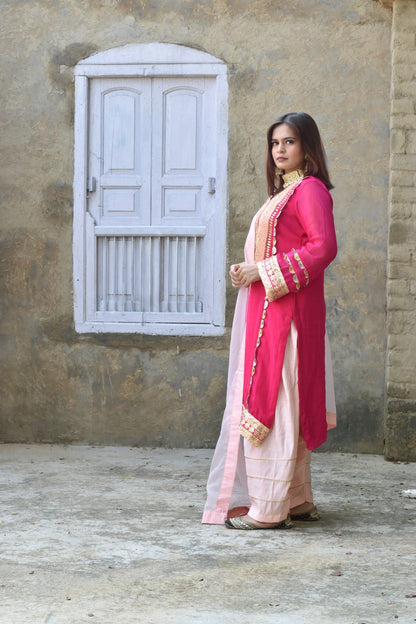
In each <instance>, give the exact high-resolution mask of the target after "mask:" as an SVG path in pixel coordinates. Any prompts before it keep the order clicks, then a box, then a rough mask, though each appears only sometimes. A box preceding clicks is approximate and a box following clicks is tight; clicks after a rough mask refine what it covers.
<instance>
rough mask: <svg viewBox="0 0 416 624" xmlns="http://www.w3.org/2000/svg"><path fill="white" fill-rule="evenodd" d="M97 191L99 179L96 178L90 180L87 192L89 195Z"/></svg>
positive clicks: (92, 177)
mask: <svg viewBox="0 0 416 624" xmlns="http://www.w3.org/2000/svg"><path fill="white" fill-rule="evenodd" d="M96 190H97V179H96V178H94V176H90V177H89V178H88V185H87V191H88V193H95V191H96Z"/></svg>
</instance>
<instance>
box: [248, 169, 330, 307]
mask: <svg viewBox="0 0 416 624" xmlns="http://www.w3.org/2000/svg"><path fill="white" fill-rule="evenodd" d="M297 194H298V197H297V216H298V218H299V221H300V223H301V224H302V227H303V229H304V231H305V233H306V238H305V243H304V244H303V245H301V246H300V247H299V248H298V249H292V250H291V251H289V252H286V253H282V252H279V253H277V254H276V255H273V256H271V257H270V258H266V259H265V260H262V261H261V262H258V263H257V267H258V269H259V274H260V278H261V280H262V282H263V284H264V287H265V290H266V294H267V298H268V299H269V300H270V301H274V300H275V299H279V298H281V297H284V295H287V294H288V293H290V292H297V291H298V290H300V289H301V288H305V287H306V286H307V285H308V284H309V283H310V282H311V281H312V280H314V279H315V278H316V277H318V276H319V275H321V274H322V273H323V271H324V270H325V268H326V267H327V266H328V265H329V264H330V262H332V260H333V259H334V258H335V256H336V253H337V241H336V234H335V226H334V218H333V213H332V198H331V195H330V194H329V192H328V191H327V189H326V188H324V187H323V186H322V185H321V184H320V183H319V182H317V181H316V182H313V181H312V180H311V181H310V182H308V183H307V184H304V185H303V186H302V188H300V189H299V191H298V193H297Z"/></svg>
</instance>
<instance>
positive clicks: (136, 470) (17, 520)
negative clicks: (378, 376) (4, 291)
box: [0, 445, 416, 624]
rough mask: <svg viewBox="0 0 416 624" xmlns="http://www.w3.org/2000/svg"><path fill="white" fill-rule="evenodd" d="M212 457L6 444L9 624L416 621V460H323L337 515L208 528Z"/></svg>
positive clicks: (4, 614)
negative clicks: (414, 495) (261, 526)
mask: <svg viewBox="0 0 416 624" xmlns="http://www.w3.org/2000/svg"><path fill="white" fill-rule="evenodd" d="M211 456H212V451H207V450H186V449H185V450H183V449H179V450H178V449H176V450H167V449H151V448H147V449H143V448H128V447H91V446H66V447H64V446H49V445H44V446H41V445H1V446H0V478H1V482H0V488H1V508H0V540H1V541H0V622H1V624H26V623H28V624H81V623H83V622H92V623H94V622H95V623H97V624H118V623H123V624H125V623H126V624H136V623H140V624H141V623H144V624H165V623H166V624H168V623H175V624H191V623H203V624H211V623H212V624H219V623H229V624H234V623H236V624H237V623H238V624H249V623H250V624H252V623H258V624H269V623H270V624H271V623H273V624H326V623H328V624H362V623H365V624H384V623H386V624H387V623H390V622H398V623H399V624H411V623H413V622H416V597H408V596H413V595H414V594H416V523H415V519H416V500H415V499H408V498H403V496H402V495H401V493H402V491H403V490H405V489H412V488H415V487H416V464H403V463H397V464H394V463H388V462H386V461H385V460H384V459H383V458H382V457H378V456H371V455H358V456H356V455H349V454H348V455H347V454H345V455H344V454H339V453H338V454H335V453H332V454H325V453H316V454H314V456H313V479H314V486H315V499H316V503H317V505H318V507H319V510H320V512H321V515H322V520H321V521H320V522H317V523H314V524H305V523H303V524H301V523H297V526H296V528H294V529H292V530H291V531H276V532H274V531H270V532H268V531H252V532H243V531H230V530H227V529H225V528H224V527H222V526H207V525H201V524H200V517H201V512H202V507H203V503H204V496H205V482H206V477H207V473H208V469H209V464H210V459H211Z"/></svg>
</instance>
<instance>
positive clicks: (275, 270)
mask: <svg viewBox="0 0 416 624" xmlns="http://www.w3.org/2000/svg"><path fill="white" fill-rule="evenodd" d="M257 267H258V269H259V273H260V278H261V281H262V282H263V285H264V289H265V291H266V296H267V299H268V300H269V301H274V300H275V299H280V298H281V297H284V295H287V293H288V292H289V288H288V287H287V284H286V282H285V278H284V277H283V274H282V271H281V270H280V266H279V263H278V261H277V258H276V256H271V257H270V258H266V259H265V260H263V261H262V262H258V263H257Z"/></svg>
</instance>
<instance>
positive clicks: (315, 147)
mask: <svg viewBox="0 0 416 624" xmlns="http://www.w3.org/2000/svg"><path fill="white" fill-rule="evenodd" d="M281 124H287V125H288V126H290V127H291V128H292V130H294V131H295V132H296V133H297V136H298V137H299V139H300V141H301V144H302V149H303V151H304V152H305V155H306V162H305V175H307V176H311V175H312V176H315V177H316V178H319V180H321V181H322V182H323V183H324V184H325V186H326V188H327V189H328V190H331V189H332V188H334V186H333V184H332V182H331V180H330V179H329V173H328V167H327V164H326V155H325V150H324V146H323V145H322V140H321V135H320V134H319V130H318V126H317V125H316V123H315V121H314V119H312V117H311V116H310V115H308V114H307V113H286V115H282V116H281V117H279V118H278V119H277V120H276V121H275V122H274V123H273V124H272V125H271V126H270V128H269V129H268V130H267V158H266V178H267V190H268V193H269V195H275V194H276V193H277V192H278V191H280V190H281V189H282V186H283V180H282V177H281V176H280V175H277V173H276V165H275V163H274V160H273V158H272V135H273V131H274V129H275V128H276V126H280V125H281Z"/></svg>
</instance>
